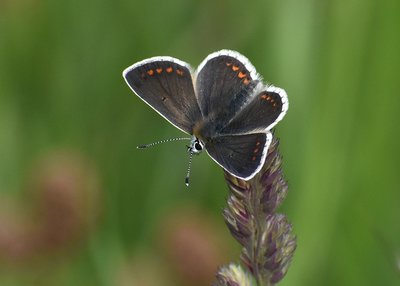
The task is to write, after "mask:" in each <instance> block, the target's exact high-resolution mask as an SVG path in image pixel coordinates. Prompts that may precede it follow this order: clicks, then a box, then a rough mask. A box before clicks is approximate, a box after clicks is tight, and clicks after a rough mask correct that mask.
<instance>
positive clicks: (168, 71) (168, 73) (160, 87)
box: [123, 57, 202, 134]
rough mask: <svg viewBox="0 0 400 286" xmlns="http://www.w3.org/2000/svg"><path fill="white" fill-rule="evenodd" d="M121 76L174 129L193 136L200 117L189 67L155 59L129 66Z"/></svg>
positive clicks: (168, 60) (162, 59) (179, 62)
mask: <svg viewBox="0 0 400 286" xmlns="http://www.w3.org/2000/svg"><path fill="white" fill-rule="evenodd" d="M123 75H124V78H125V80H126V82H127V83H128V85H129V86H130V88H131V89H132V90H133V91H134V92H135V93H136V94H137V95H138V96H139V97H140V98H141V99H143V100H144V101H145V102H146V103H148V104H149V105H150V106H151V107H152V108H153V109H155V110H156V111H157V112H158V113H159V114H161V115H162V116H163V117H164V118H165V119H167V120H168V121H169V122H171V123H172V124H173V125H175V126H176V127H177V128H179V129H181V130H182V131H184V132H186V133H189V134H192V129H193V126H194V124H195V122H196V121H199V120H200V119H201V117H202V116H201V113H200V109H199V106H198V104H197V99H196V96H195V94H194V88H193V82H192V76H191V71H190V67H189V65H188V64H186V63H183V62H181V61H179V60H177V59H174V58H170V57H157V58H152V59H148V60H145V61H142V62H139V63H137V64H135V65H132V66H131V67H129V68H127V69H126V70H125V71H124V73H123Z"/></svg>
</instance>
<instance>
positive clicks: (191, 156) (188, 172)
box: [185, 152, 193, 187]
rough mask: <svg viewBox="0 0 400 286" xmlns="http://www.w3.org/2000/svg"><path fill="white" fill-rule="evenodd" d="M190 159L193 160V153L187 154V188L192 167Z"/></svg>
mask: <svg viewBox="0 0 400 286" xmlns="http://www.w3.org/2000/svg"><path fill="white" fill-rule="evenodd" d="M192 158H193V152H189V164H188V170H187V173H186V178H185V184H186V186H187V187H189V177H190V167H191V166H192Z"/></svg>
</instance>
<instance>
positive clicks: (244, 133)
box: [123, 50, 289, 185]
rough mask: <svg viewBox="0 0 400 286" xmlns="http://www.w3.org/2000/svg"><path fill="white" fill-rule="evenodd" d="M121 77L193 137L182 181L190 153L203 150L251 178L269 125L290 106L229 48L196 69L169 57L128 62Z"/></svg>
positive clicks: (257, 167) (282, 92) (237, 174)
mask: <svg viewBox="0 0 400 286" xmlns="http://www.w3.org/2000/svg"><path fill="white" fill-rule="evenodd" d="M123 77H124V79H125V81H126V83H127V84H128V86H129V87H130V88H131V89H132V90H133V91H134V92H135V93H136V94H137V95H138V96H139V98H141V99H142V100H143V101H144V102H146V103H147V104H148V105H150V107H152V108H153V109H154V110H155V111H156V112H157V113H159V114H160V115H161V116H162V117H164V118H165V119H166V120H167V121H169V122H170V123H171V124H172V125H174V126H175V127H176V128H178V129H180V130H181V131H183V132H185V133H187V134H190V135H191V137H190V138H189V139H190V146H188V152H189V154H190V160H189V169H188V174H187V176H186V185H188V184H189V173H190V162H191V159H192V155H194V154H199V153H201V152H202V151H203V150H204V149H205V150H206V152H207V153H208V155H209V156H210V157H211V158H212V159H213V160H214V161H215V162H216V163H217V164H218V165H220V166H221V167H222V168H223V169H225V170H226V171H227V172H229V173H230V174H232V175H233V176H235V177H238V178H240V179H243V180H250V179H251V178H253V177H254V176H255V175H256V174H257V173H258V172H259V171H260V169H261V167H262V166H263V164H264V162H265V158H266V155H267V151H268V147H269V145H270V143H271V140H272V134H271V129H272V128H273V127H274V126H275V125H276V124H277V123H278V122H279V121H280V120H282V118H283V117H284V116H285V114H286V112H287V110H288V107H289V102H288V98H287V94H286V92H285V90H283V89H282V88H279V87H275V86H273V85H267V84H264V83H263V81H262V79H261V76H260V75H259V74H258V73H257V72H256V69H255V68H254V66H253V65H252V64H251V63H250V61H249V60H248V59H247V58H246V57H245V56H243V55H241V54H240V53H238V52H235V51H231V50H221V51H218V52H215V53H212V54H210V55H208V56H207V57H206V58H205V59H204V60H203V62H202V63H201V64H200V65H199V67H198V68H197V69H196V71H194V70H193V69H192V68H191V66H190V65H189V64H187V63H185V62H183V61H181V60H178V59H176V58H173V57H153V58H149V59H145V60H143V61H140V62H138V63H135V64H133V65H131V66H129V67H128V68H126V69H125V70H124V71H123ZM179 139H185V138H176V140H179ZM157 143H158V142H157ZM149 145H153V144H148V145H145V146H144V147H147V146H149Z"/></svg>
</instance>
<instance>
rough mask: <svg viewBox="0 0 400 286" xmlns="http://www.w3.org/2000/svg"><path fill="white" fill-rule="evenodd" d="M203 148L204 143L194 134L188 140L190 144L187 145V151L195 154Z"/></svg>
mask: <svg viewBox="0 0 400 286" xmlns="http://www.w3.org/2000/svg"><path fill="white" fill-rule="evenodd" d="M203 149H204V143H203V142H202V141H201V140H200V139H199V138H197V137H196V136H193V137H192V139H191V141H190V146H188V152H189V153H192V154H196V155H197V154H200V153H201V152H202V151H203Z"/></svg>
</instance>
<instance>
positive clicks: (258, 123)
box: [221, 86, 288, 134]
mask: <svg viewBox="0 0 400 286" xmlns="http://www.w3.org/2000/svg"><path fill="white" fill-rule="evenodd" d="M287 109H288V100H287V96H286V92H285V91H284V90H283V89H281V88H278V87H274V86H269V87H266V88H265V89H264V90H262V91H260V92H257V94H256V95H255V96H254V97H253V98H252V100H251V101H250V102H248V103H247V104H246V105H245V106H244V107H243V108H242V109H241V110H240V111H239V112H238V113H237V114H236V115H235V116H234V117H233V118H232V119H231V121H230V122H229V123H228V124H227V125H226V126H225V127H224V128H223V129H222V130H221V134H247V133H254V132H265V131H266V130H271V128H273V127H274V126H275V125H276V124H277V123H278V122H279V121H280V120H281V119H282V118H283V116H284V115H285V113H286V111H287Z"/></svg>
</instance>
